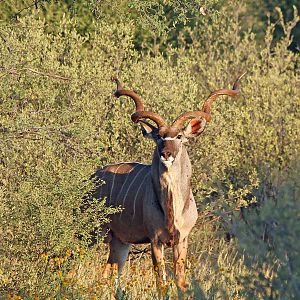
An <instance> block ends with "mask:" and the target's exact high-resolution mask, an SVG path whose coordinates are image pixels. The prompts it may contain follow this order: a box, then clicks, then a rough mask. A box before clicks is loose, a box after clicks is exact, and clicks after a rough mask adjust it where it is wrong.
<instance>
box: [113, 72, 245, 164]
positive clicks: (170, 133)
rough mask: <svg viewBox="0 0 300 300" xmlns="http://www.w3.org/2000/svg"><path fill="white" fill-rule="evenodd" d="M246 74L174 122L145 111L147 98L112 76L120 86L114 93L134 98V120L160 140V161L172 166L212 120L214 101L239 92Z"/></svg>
mask: <svg viewBox="0 0 300 300" xmlns="http://www.w3.org/2000/svg"><path fill="white" fill-rule="evenodd" d="M244 75H245V73H243V74H242V75H240V76H239V77H238V78H237V79H236V81H235V83H234V85H233V88H232V90H227V89H221V90H216V91H214V92H212V93H211V94H210V96H209V97H208V98H207V99H206V100H205V102H204V104H203V106H202V110H199V111H190V112H186V113H183V114H182V115H180V116H179V117H177V118H176V119H175V121H174V122H173V123H172V125H171V126H169V125H167V123H166V122H165V120H164V119H163V118H162V117H161V116H160V115H158V114H156V113H154V112H152V111H145V109H144V105H143V102H142V100H141V98H140V97H139V95H138V94H137V93H136V92H134V91H131V90H125V89H123V87H122V85H121V83H120V82H119V80H118V79H117V78H112V80H113V81H115V82H116V83H117V90H116V91H115V93H114V95H115V96H116V97H117V98H119V97H120V96H123V95H124V96H129V97H131V98H132V99H133V100H134V102H135V106H136V111H135V113H133V114H132V115H131V119H132V121H133V122H134V123H140V125H141V129H142V133H143V136H144V137H147V138H151V139H153V140H154V141H155V142H156V144H157V154H158V156H159V158H160V161H161V162H162V164H163V165H164V166H165V167H166V168H167V169H169V168H170V167H171V166H172V165H173V163H174V161H175V159H176V158H177V157H178V156H179V155H180V153H181V150H182V146H183V144H184V143H185V142H186V141H187V140H188V138H191V137H196V136H198V135H199V134H200V133H202V132H203V130H204V128H205V125H206V123H207V122H210V120H211V106H212V102H213V101H214V100H215V99H216V98H217V97H218V96H221V95H228V96H231V97H233V96H236V95H237V94H238V85H239V82H240V79H241V78H242V77H243V76H244ZM146 119H149V120H151V121H153V122H154V123H155V124H156V126H154V125H152V124H150V123H149V122H147V121H146Z"/></svg>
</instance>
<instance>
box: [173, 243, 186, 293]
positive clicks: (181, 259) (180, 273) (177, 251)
mask: <svg viewBox="0 0 300 300" xmlns="http://www.w3.org/2000/svg"><path fill="white" fill-rule="evenodd" d="M173 253H174V254H173V261H174V275H175V278H176V284H177V286H178V288H179V289H180V290H181V291H182V292H184V291H185V288H186V284H185V274H184V268H185V260H186V255H187V237H186V238H185V239H184V240H183V241H181V242H179V243H178V244H177V245H174V246H173Z"/></svg>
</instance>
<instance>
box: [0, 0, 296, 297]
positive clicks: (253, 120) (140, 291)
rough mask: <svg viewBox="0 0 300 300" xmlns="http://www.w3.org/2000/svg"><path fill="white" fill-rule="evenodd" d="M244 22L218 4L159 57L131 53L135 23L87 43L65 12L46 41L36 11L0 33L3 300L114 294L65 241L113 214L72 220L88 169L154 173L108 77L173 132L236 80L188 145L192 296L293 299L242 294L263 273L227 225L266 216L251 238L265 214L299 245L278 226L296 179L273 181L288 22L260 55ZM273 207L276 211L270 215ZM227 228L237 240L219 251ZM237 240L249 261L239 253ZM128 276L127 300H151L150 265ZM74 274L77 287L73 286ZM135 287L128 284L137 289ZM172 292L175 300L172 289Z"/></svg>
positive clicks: (283, 164)
mask: <svg viewBox="0 0 300 300" xmlns="http://www.w3.org/2000/svg"><path fill="white" fill-rule="evenodd" d="M122 3H125V1H124V2H122ZM126 3H127V2H126ZM133 3H137V2H133ZM172 3H173V4H174V5H175V2H172ZM180 3H185V2H183V1H182V2H180ZM197 3H198V2H197ZM46 4H47V3H45V5H46ZM152 4H153V2H151V1H150V2H149V5H150V6H151V5H152ZM173 4H172V5H173ZM47 5H48V4H47ZM49 5H53V3H52V4H51V3H49ZM120 5H121V4H120ZM124 5H125V4H124ZM139 5H147V4H146V2H145V3H144V2H141V4H139ZM112 7H113V6H112ZM143 7H144V6H143ZM145 7H146V6H145ZM145 7H144V8H145ZM232 7H234V8H235V9H234V10H233V9H232ZM173 8H174V7H173ZM135 9H142V6H139V7H138V6H135ZM242 13H243V4H240V3H239V2H235V1H233V2H228V3H227V5H226V6H222V7H220V9H219V12H218V14H212V15H209V14H207V15H206V16H204V15H203V17H201V18H199V19H197V20H195V23H194V24H193V26H191V27H192V28H190V27H183V28H181V29H180V32H179V34H178V45H177V46H176V47H172V45H166V47H165V48H164V52H163V53H161V52H160V51H159V48H158V49H157V50H156V51H152V50H153V49H148V50H149V51H144V52H140V51H139V50H138V48H137V47H136V45H135V42H136V32H137V30H139V29H138V26H139V25H138V24H136V23H135V22H134V20H132V19H125V20H123V19H119V20H116V21H115V22H109V20H110V18H108V19H105V18H104V19H101V18H100V19H98V20H97V22H95V23H93V26H94V27H93V30H92V31H91V32H89V35H85V34H82V32H81V31H80V29H79V28H78V27H77V24H78V23H77V22H78V20H77V19H76V18H72V16H71V15H68V14H66V15H64V16H61V17H59V18H58V19H57V20H59V22H57V23H55V24H56V25H55V26H54V27H53V28H55V30H52V31H51V30H50V31H49V30H48V24H49V23H48V21H47V19H46V20H45V19H44V18H40V12H39V11H36V12H34V11H32V15H30V16H24V17H20V18H19V19H18V21H17V22H15V23H13V22H10V23H2V24H1V26H0V53H1V55H0V72H1V74H0V76H1V81H0V91H1V93H0V109H1V110H0V111H1V117H0V134H1V150H0V153H1V157H0V170H1V171H0V176H1V177H0V184H1V186H0V197H1V202H0V203H1V204H0V233H1V234H0V253H1V257H2V258H3V259H1V260H0V295H1V293H3V294H6V293H10V294H15V295H21V296H22V297H25V296H27V297H29V299H30V297H33V296H28V295H29V293H31V295H34V294H38V295H39V297H42V298H46V297H48V298H54V297H56V298H63V296H66V297H73V298H76V299H80V298H88V297H92V296H95V297H101V296H100V295H109V293H110V292H111V291H112V287H111V286H106V284H105V283H103V282H101V281H100V280H99V276H98V274H97V273H98V272H97V271H96V270H97V268H98V267H99V266H98V265H97V264H99V263H100V262H103V260H104V248H103V245H102V244H101V243H100V252H99V253H100V254H98V255H97V253H96V252H97V250H96V249H95V248H92V249H89V248H88V249H86V248H85V243H84V242H80V241H79V240H78V239H77V238H75V237H76V235H78V234H82V235H86V234H87V233H88V232H89V231H90V229H91V228H93V227H94V225H99V224H100V223H102V222H105V221H106V220H107V218H108V217H109V214H111V213H113V212H116V209H113V208H109V209H105V208H104V207H103V202H99V206H98V207H96V208H95V210H93V211H91V212H89V213H91V214H94V215H92V216H90V215H80V214H79V215H77V217H76V215H74V210H77V209H78V208H79V206H80V204H81V199H82V197H83V196H84V195H85V193H86V191H88V190H89V189H90V187H91V183H90V182H89V181H88V180H87V179H88V178H89V176H90V175H91V174H92V173H93V172H94V170H95V169H96V168H97V166H103V165H105V164H108V163H111V162H116V161H131V160H136V161H142V162H150V161H151V153H152V151H153V144H152V143H151V142H150V141H147V140H145V139H143V138H142V137H141V134H140V132H139V128H138V126H136V125H134V124H132V123H131V121H130V118H129V116H130V114H131V113H132V110H133V104H132V101H131V100H130V99H127V98H124V99H123V98H121V99H120V100H116V99H115V98H114V97H112V91H113V89H114V88H115V86H114V84H113V83H111V81H110V77H111V76H112V75H117V76H118V77H119V78H120V79H121V80H122V82H123V83H124V86H126V87H128V88H134V89H135V90H137V91H138V93H139V94H140V95H141V96H142V98H143V100H144V102H145V106H146V107H147V109H151V110H153V111H155V112H158V113H160V114H161V115H163V116H164V117H166V119H167V120H168V121H171V120H173V119H174V118H175V117H176V116H178V115H179V114H181V113H182V112H184V111H188V110H195V109H199V108H200V107H201V104H202V102H203V100H204V99H205V98H206V97H207V96H208V95H209V92H210V91H211V90H215V89H218V88H228V87H229V86H230V85H231V84H232V83H233V81H234V79H235V77H237V76H238V74H240V73H241V72H243V71H245V70H247V71H248V73H247V75H246V76H245V77H244V78H243V79H242V82H241V86H240V95H239V96H238V97H237V98H235V99H227V98H224V97H223V98H221V97H220V98H219V99H218V100H217V101H216V103H215V104H214V106H213V120H212V122H211V123H210V124H209V125H208V126H207V129H206V131H205V132H204V133H203V134H202V135H201V136H200V137H199V138H197V139H195V140H191V141H190V144H189V146H188V147H189V152H190V157H191V160H192V164H193V168H194V173H193V191H194V194H195V198H196V200H197V203H198V207H199V212H200V217H199V223H198V225H197V230H195V231H194V232H193V234H192V236H191V242H190V244H191V247H190V253H191V255H190V257H191V258H190V259H191V265H192V266H193V268H190V269H189V270H188V276H189V278H190V279H191V281H192V286H191V287H190V288H189V293H190V294H191V295H200V296H199V297H206V298H207V299H215V298H217V297H219V298H220V297H221V298H222V299H233V298H234V297H239V298H242V297H244V298H250V299H251V297H252V296H253V295H254V297H257V298H263V297H264V295H267V294H266V293H267V289H269V285H270V284H272V285H273V284H274V291H275V292H274V293H277V294H276V295H294V294H293V293H294V292H293V291H294V290H293V289H294V287H293V286H292V285H291V286H288V287H287V291H286V294H280V293H281V292H282V291H281V290H280V289H277V286H276V284H277V283H276V282H275V281H272V280H273V279H272V280H271V281H270V280H269V281H268V284H269V285H263V284H262V285H261V286H259V290H258V289H257V290H255V289H254V290H253V289H249V290H247V287H248V286H247V282H257V280H258V279H259V278H260V274H262V273H263V274H264V276H265V277H266V276H267V275H266V274H267V273H268V272H270V269H272V268H273V265H272V264H271V263H270V264H268V265H267V266H266V268H263V267H262V265H261V262H260V261H259V260H254V259H253V260H252V261H251V260H250V258H252V256H253V255H252V253H253V249H252V248H251V247H250V246H251V243H250V242H247V241H246V242H245V239H244V237H248V236H249V241H253V240H254V239H255V238H256V237H257V235H251V234H248V231H249V230H250V229H249V228H247V226H246V225H245V224H244V225H243V222H244V221H242V220H238V219H236V218H235V217H234V216H233V215H234V213H235V212H236V211H238V212H239V211H240V209H241V208H243V210H244V208H246V207H248V206H253V205H262V213H261V214H260V215H258V216H257V218H258V219H255V217H256V216H250V215H249V216H248V215H247V216H246V218H249V220H252V218H253V220H257V222H258V224H257V226H258V229H260V228H261V227H259V226H260V224H262V223H259V220H261V219H260V218H262V217H264V216H265V215H264V214H266V218H267V219H268V218H269V215H270V212H271V211H273V213H274V211H275V210H277V207H278V209H279V210H278V223H279V224H286V227H284V228H286V229H285V230H286V231H287V234H288V236H289V237H290V240H288V242H289V243H287V246H288V245H292V244H293V242H294V239H296V235H295V234H294V233H293V232H290V230H293V226H294V227H296V228H298V227H299V224H298V223H297V222H296V221H297V216H296V215H295V214H294V213H296V211H295V210H292V209H290V210H289V209H288V210H286V211H287V212H286V214H287V215H286V216H285V215H280V213H281V212H282V211H283V209H281V208H282V207H286V206H287V207H290V206H289V205H290V203H296V201H295V200H294V199H296V198H293V197H292V196H291V195H290V194H289V192H288V191H289V190H290V184H291V183H290V182H292V181H293V180H294V179H288V180H287V179H286V178H285V177H284V176H281V177H280V178H281V180H282V181H283V182H282V184H278V180H277V178H278V174H280V175H281V174H287V175H286V177H288V178H296V175H295V173H293V172H294V171H293V163H294V162H295V161H297V159H298V158H299V157H298V156H299V144H298V137H299V128H300V126H299V115H298V111H297V103H298V101H299V83H298V81H299V75H300V74H299V55H298V54H295V53H292V52H290V51H288V47H289V45H290V43H291V32H292V31H291V30H292V23H291V24H286V23H284V22H283V23H282V24H281V26H283V27H285V30H284V35H283V37H282V38H281V39H280V40H279V41H277V42H275V41H273V28H274V25H272V24H269V27H268V29H267V31H266V34H265V36H264V43H263V44H262V43H258V42H257V41H256V36H255V34H254V33H253V32H251V30H250V29H249V31H248V32H246V33H245V34H243V35H241V34H240V31H241V24H240V23H239V19H240V15H241V14H242ZM294 21H295V22H296V21H297V16H295V19H294ZM295 22H294V23H295ZM270 199H271V200H274V199H275V200H277V206H275V207H273V206H272V202H271V200H270ZM281 199H283V200H282V202H281ZM262 203H266V206H264V204H262ZM267 203H271V204H267ZM278 203H280V204H278ZM268 205H270V207H269V206H268ZM281 205H282V206H281ZM293 205H294V204H293ZM295 205H296V204H295ZM264 207H266V208H264ZM293 212H294V213H293ZM249 214H251V213H249ZM274 215H275V214H274ZM276 215H277V214H276ZM97 217H99V221H98V218H97ZM262 220H264V219H262ZM286 220H289V221H290V223H285V222H286ZM89 222H91V223H89ZM255 222H256V221H255ZM261 222H264V221H261ZM95 223H97V224H95ZM232 224H234V225H235V227H234V228H239V227H240V226H241V227H242V228H244V229H243V230H242V233H243V234H241V235H238V234H237V233H236V232H234V228H233V227H232ZM229 225H230V226H229ZM243 226H245V227H243ZM284 226H285V225H284ZM228 227H230V228H231V231H232V232H231V233H235V235H236V236H237V241H231V242H230V243H226V242H225V241H224V239H223V237H222V236H223V235H224V229H226V228H228ZM277 228H279V229H281V228H282V227H281V226H278V227H277ZM226 230H227V229H226ZM297 230H299V228H298V229H297ZM258 234H259V233H258ZM276 234H277V232H276V233H275V236H278V237H279V239H278V241H279V244H276V243H275V244H274V245H275V246H276V245H277V246H276V247H277V250H278V251H280V249H286V248H285V247H286V246H285V245H284V246H282V243H283V242H284V240H283V239H282V238H283V236H282V235H283V233H282V232H280V233H279V234H277V235H276ZM239 241H240V242H241V245H242V246H243V245H244V253H246V254H247V255H246V254H245V256H246V258H247V260H246V261H245V260H244V256H243V254H241V253H240V252H239V251H238V250H237V249H238V248H237V245H238V242H239ZM87 242H88V241H87ZM295 245H296V244H295ZM275 246H274V247H275ZM277 250H276V251H277ZM84 251H86V252H84ZM276 251H273V252H271V254H270V262H271V260H272V257H276V259H277V260H278V261H279V263H278V266H283V267H281V268H279V269H276V272H277V274H278V277H277V279H278V281H277V282H280V281H281V280H286V278H287V275H288V273H287V272H289V271H288V269H287V268H286V267H284V262H286V260H284V259H285V257H284V256H283V255H282V254H278V253H279V252H276ZM296 254H297V248H295V251H294V252H292V253H291V255H290V259H292V260H293V261H294V257H295V256H296ZM272 255H273V256H272ZM249 261H250V263H249ZM293 264H294V263H293ZM132 265H133V266H134V267H136V270H135V272H133V271H130V272H129V270H127V271H126V272H125V275H124V289H125V291H126V297H127V298H128V299H131V298H132V299H137V298H139V297H140V296H141V295H143V296H144V299H146V298H147V297H148V298H149V299H153V298H154V297H156V295H157V294H156V290H155V287H154V286H153V282H154V278H153V274H152V273H151V272H150V271H149V270H148V269H147V268H149V269H151V268H150V267H149V266H150V259H149V257H148V256H147V257H144V256H143V257H138V259H137V261H135V262H133V263H132ZM147 266H148V267H147ZM295 266H297V262H295ZM72 268H73V269H76V270H77V275H76V276H75V279H74V278H73V280H70V278H69V277H68V271H69V270H72ZM253 268H254V270H253ZM272 270H273V269H272ZM280 272H282V273H280ZM133 273H134V274H133ZM126 276H127V277H126ZM132 276H133V277H132ZM141 276H142V278H143V280H141V279H140V278H139V277H141ZM297 276H298V273H295V277H293V278H296V279H297V278H298V277H297ZM288 278H290V277H288ZM132 279H134V280H136V282H138V284H137V287H136V288H135V289H133V288H132V287H131V286H130V284H132V282H133V280H132ZM242 279H243V280H244V281H243V280H242ZM247 280H248V281H247ZM270 282H271V283H270ZM169 293H170V295H171V296H172V295H174V293H175V290H174V285H173V283H172V282H170V291H169ZM289 293H290V294H289ZM103 297H104V296H103Z"/></svg>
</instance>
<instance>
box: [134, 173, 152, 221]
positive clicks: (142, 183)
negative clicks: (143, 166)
mask: <svg viewBox="0 0 300 300" xmlns="http://www.w3.org/2000/svg"><path fill="white" fill-rule="evenodd" d="M149 175H150V172H148V173H147V174H146V175H145V177H144V179H143V181H142V182H141V184H140V186H139V188H138V189H137V191H136V194H135V197H134V200H133V216H132V219H131V220H133V219H134V217H135V202H136V198H137V196H138V193H139V191H140V189H141V187H142V186H143V185H144V182H145V180H146V178H147V177H148V176H149Z"/></svg>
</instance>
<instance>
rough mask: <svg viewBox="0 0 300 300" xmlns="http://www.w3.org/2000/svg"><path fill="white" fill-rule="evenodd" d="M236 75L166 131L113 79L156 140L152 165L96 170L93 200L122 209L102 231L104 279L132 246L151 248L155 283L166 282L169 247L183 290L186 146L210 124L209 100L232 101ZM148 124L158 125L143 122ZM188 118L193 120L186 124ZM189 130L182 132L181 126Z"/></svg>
mask: <svg viewBox="0 0 300 300" xmlns="http://www.w3.org/2000/svg"><path fill="white" fill-rule="evenodd" d="M241 77H242V76H240V77H239V78H238V79H237V80H236V82H235V84H234V87H233V89H232V90H218V91H215V92H214V93H212V94H211V95H210V96H209V97H208V99H207V100H206V101H205V103H204V105H203V107H202V110H201V111H196V112H188V113H184V114H182V115H181V116H179V117H178V118H177V119H176V120H175V121H174V122H173V124H172V125H171V126H168V125H167V124H166V123H165V121H164V120H163V118H161V117H160V116H159V115H157V114H155V113H153V112H149V111H145V110H144V106H143V104H142V102H141V99H140V98H139V96H138V95H137V94H136V93H135V92H133V91H129V90H124V89H123V88H122V86H121V84H120V83H119V81H118V80H117V79H114V80H115V81H116V83H117V85H118V86H117V91H116V92H115V96H116V97H119V96H122V95H126V96H129V97H131V98H132V99H133V100H134V101H135V104H136V112H135V113H134V114H133V115H132V120H133V121H134V122H135V123H137V122H139V123H140V125H141V126H142V132H143V134H144V136H145V137H150V138H152V139H154V140H155V141H156V148H155V150H154V153H153V158H152V164H151V165H145V164H139V163H135V162H129V163H119V164H114V165H109V166H106V167H104V168H103V169H99V170H97V171H96V173H95V174H94V179H95V180H96V182H100V181H101V182H104V184H99V185H98V186H97V187H96V188H95V191H94V194H93V197H94V198H97V199H100V198H104V197H106V204H107V205H108V206H110V205H113V206H119V205H121V206H122V207H123V208H124V209H123V211H122V212H121V213H119V214H115V215H112V216H111V222H110V223H109V224H108V225H107V228H104V231H106V232H107V237H106V242H108V243H109V245H110V254H109V258H108V262H107V265H106V267H105V270H104V273H103V276H104V277H107V276H109V272H110V270H111V268H113V269H118V271H119V273H121V271H122V268H123V265H124V263H125V261H126V259H127V256H128V253H129V250H130V245H131V244H140V243H151V249H152V259H153V264H154V267H155V270H156V271H157V274H158V283H159V285H163V284H164V282H165V279H166V278H165V268H164V260H163V256H164V255H163V251H164V247H170V246H171V247H173V253H174V255H173V261H174V273H175V277H176V281H177V285H178V287H179V288H180V289H181V290H184V288H185V278H184V265H185V260H186V254H187V238H188V234H189V232H190V231H191V229H192V228H193V226H194V225H195V223H196V220H197V208H196V203H195V200H194V197H193V194H192V191H191V186H190V178H191V175H192V168H191V162H190V159H189V156H188V154H187V150H186V148H185V146H184V142H185V141H186V140H187V138H190V137H194V136H197V135H199V134H200V133H201V132H202V131H203V130H204V127H205V124H206V122H209V121H210V119H211V115H210V110H211V103H212V101H213V100H214V99H215V98H217V97H218V96H219V95H229V96H235V95H236V94H237V93H238V92H237V87H238V83H239V79H240V78H241ZM146 118H147V119H150V120H152V121H153V122H154V123H156V125H157V126H154V125H152V124H150V123H148V122H146V121H145V119H146ZM189 119H191V120H189ZM188 120H189V123H188V125H187V126H186V127H185V128H183V125H184V122H186V121H188Z"/></svg>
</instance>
